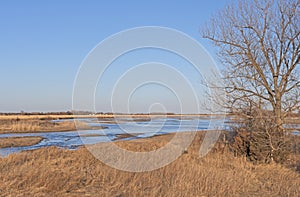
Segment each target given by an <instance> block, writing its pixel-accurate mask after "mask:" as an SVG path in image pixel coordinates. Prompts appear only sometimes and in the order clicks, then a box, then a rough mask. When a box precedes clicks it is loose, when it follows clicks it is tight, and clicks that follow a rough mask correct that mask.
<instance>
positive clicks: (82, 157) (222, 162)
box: [0, 134, 300, 196]
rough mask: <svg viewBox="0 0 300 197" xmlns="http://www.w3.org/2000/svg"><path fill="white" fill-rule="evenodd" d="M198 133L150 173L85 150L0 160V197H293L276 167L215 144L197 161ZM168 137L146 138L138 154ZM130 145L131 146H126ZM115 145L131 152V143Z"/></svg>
mask: <svg viewBox="0 0 300 197" xmlns="http://www.w3.org/2000/svg"><path fill="white" fill-rule="evenodd" d="M202 137H203V136H202V135H201V134H198V135H197V137H196V139H195V140H194V143H193V144H192V146H191V147H190V148H189V149H188V150H187V153H186V154H183V155H182V156H181V157H180V158H178V159H177V160H176V161H174V162H173V163H171V164H170V165H167V166H165V167H163V168H160V169H157V170H155V171H151V172H142V173H131V172H123V171H119V170H116V169H113V168H111V167H109V166H107V165H105V164H103V163H101V162H100V161H98V160H97V159H95V158H94V157H93V156H92V155H91V154H90V153H89V152H88V151H87V149H86V148H80V149H79V150H76V151H70V150H63V149H59V148H54V147H51V148H43V149H40V150H35V151H27V152H22V153H19V154H12V155H9V156H8V157H6V158H1V159H0V169H1V171H0V195H1V196H299V195H300V191H299V188H300V176H299V174H298V173H297V172H295V171H293V170H290V169H287V168H285V167H282V166H280V165H275V164H274V165H253V164H252V163H249V162H247V161H246V159H244V158H236V157H233V155H232V154H231V153H229V152H227V150H226V148H224V147H222V146H221V145H220V144H218V145H217V147H218V148H217V149H214V150H213V151H212V152H211V153H210V154H208V155H207V156H206V157H203V158H199V156H198V150H199V143H200V142H201V140H202ZM169 138H170V136H159V137H154V138H151V140H152V143H151V141H149V140H148V141H147V143H144V146H146V147H144V150H149V149H152V148H153V147H154V146H157V147H158V146H160V145H161V144H164V143H166V142H165V141H166V140H169ZM130 143H131V144H130ZM130 143H128V142H126V141H120V142H117V145H119V146H122V147H123V148H128V149H132V148H133V147H134V144H135V145H138V144H139V145H140V146H141V147H143V146H142V145H141V143H140V142H139V141H138V140H136V141H132V142H130Z"/></svg>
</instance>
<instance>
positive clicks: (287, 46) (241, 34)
mask: <svg viewBox="0 0 300 197" xmlns="http://www.w3.org/2000/svg"><path fill="white" fill-rule="evenodd" d="M234 3H235V4H232V5H229V6H227V7H226V8H225V9H224V10H222V11H220V12H219V13H218V14H217V15H216V16H214V17H213V18H212V19H211V21H210V22H209V23H208V25H207V26H206V27H205V28H204V30H203V31H202V36H203V37H204V38H207V39H209V40H211V41H212V42H213V44H214V45H215V46H216V47H217V49H218V55H219V57H220V61H221V62H222V63H223V65H225V67H226V69H225V70H224V75H223V77H224V83H223V84H224V86H223V87H219V85H216V84H213V83H211V84H209V85H210V87H211V88H224V89H225V91H226V92H227V95H228V97H227V98H228V101H227V104H228V105H227V106H226V107H228V108H229V109H230V110H231V111H233V112H237V113H239V114H243V115H246V116H248V117H250V118H254V117H260V118H262V114H263V115H264V116H268V117H270V118H271V119H272V120H273V122H272V124H273V123H274V125H275V127H276V128H273V127H272V129H273V130H276V132H277V134H278V133H280V134H281V135H284V133H285V132H284V127H283V123H284V118H285V117H286V116H287V114H288V113H289V112H294V111H295V110H296V109H297V108H299V103H300V75H299V73H300V68H299V61H300V45H299V40H300V28H299V25H300V1H298V0H278V1H275V0H274V1H272V0H265V1H259V0H254V1H247V0H239V1H238V0H237V1H235V2H234ZM258 110H259V111H260V112H259V114H260V115H259V116H258ZM263 111H264V112H263ZM265 112H269V113H267V114H266V113H265ZM267 130H268V131H269V130H270V129H267ZM264 134H266V135H274V134H270V133H267V132H265V133H264ZM277 134H276V135H277ZM268 139H271V137H270V136H269V138H268ZM277 139H278V138H277ZM276 142H278V140H276ZM279 146H281V145H280V143H279V144H277V146H273V144H272V141H270V144H269V147H271V148H272V151H274V150H276V149H277V148H278V147H279Z"/></svg>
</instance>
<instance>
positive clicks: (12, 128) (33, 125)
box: [0, 119, 106, 134]
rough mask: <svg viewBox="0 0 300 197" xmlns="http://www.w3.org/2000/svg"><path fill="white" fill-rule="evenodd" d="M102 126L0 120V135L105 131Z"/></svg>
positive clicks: (65, 122)
mask: <svg viewBox="0 0 300 197" xmlns="http://www.w3.org/2000/svg"><path fill="white" fill-rule="evenodd" d="M105 128H106V127H102V126H89V125H88V124H87V123H85V122H82V121H76V122H74V121H62V122H53V121H50V120H40V119H0V134H3V133H41V132H65V131H75V130H94V129H105Z"/></svg>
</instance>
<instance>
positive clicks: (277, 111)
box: [274, 97, 283, 132]
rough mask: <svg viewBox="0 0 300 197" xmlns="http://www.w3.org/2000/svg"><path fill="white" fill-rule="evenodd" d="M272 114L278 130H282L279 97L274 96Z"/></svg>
mask: <svg viewBox="0 0 300 197" xmlns="http://www.w3.org/2000/svg"><path fill="white" fill-rule="evenodd" d="M274 116H275V124H276V127H277V129H278V131H279V132H283V120H282V113H281V98H280V97H277V98H276V104H275V109H274Z"/></svg>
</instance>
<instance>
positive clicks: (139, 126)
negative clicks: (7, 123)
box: [0, 118, 298, 156]
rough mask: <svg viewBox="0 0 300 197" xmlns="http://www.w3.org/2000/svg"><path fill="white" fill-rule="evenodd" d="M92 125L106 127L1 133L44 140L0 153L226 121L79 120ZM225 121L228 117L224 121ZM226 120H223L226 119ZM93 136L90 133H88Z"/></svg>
mask: <svg viewBox="0 0 300 197" xmlns="http://www.w3.org/2000/svg"><path fill="white" fill-rule="evenodd" d="M56 121H73V120H72V119H66V120H56ZM80 121H85V122H87V123H88V124H89V125H91V126H104V127H107V128H106V129H101V130H84V131H82V130H81V131H80V130H75V131H68V132H44V133H14V134H10V133H7V134H0V138H4V137H26V136H40V137H42V138H43V140H42V141H41V142H40V143H38V144H35V145H33V146H23V147H11V148H2V149H0V156H7V155H9V154H11V153H15V152H20V151H24V150H33V149H38V148H42V147H49V146H56V147H61V148H67V149H77V148H78V147H80V146H82V145H85V144H95V143H99V142H108V141H114V140H116V139H118V135H120V134H126V133H129V134H132V135H133V137H128V138H124V139H122V140H131V139H137V138H145V137H151V136H155V135H160V134H166V133H172V132H184V131H198V130H212V129H224V128H225V129H226V127H227V126H228V123H224V120H223V119H219V118H212V119H209V118H200V119H199V118H195V119H175V118H166V119H152V120H151V121H139V122H133V121H130V120H126V119H122V120H120V122H121V123H118V124H116V123H110V122H109V121H101V122H98V120H97V119H80ZM227 121H228V120H227ZM227 121H226V122H227ZM295 134H298V133H295ZM87 135H92V136H87Z"/></svg>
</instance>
